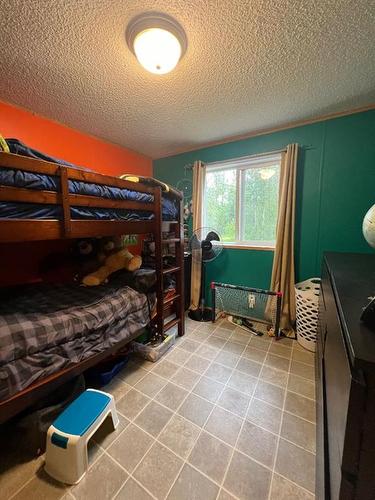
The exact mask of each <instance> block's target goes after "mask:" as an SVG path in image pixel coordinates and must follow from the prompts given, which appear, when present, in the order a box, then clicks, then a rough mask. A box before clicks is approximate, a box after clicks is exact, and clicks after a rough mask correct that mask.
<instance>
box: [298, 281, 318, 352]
mask: <svg viewBox="0 0 375 500" xmlns="http://www.w3.org/2000/svg"><path fill="white" fill-rule="evenodd" d="M295 289H296V316H297V342H298V343H299V344H300V345H301V346H302V347H304V348H305V349H308V350H309V351H313V352H314V351H315V347H316V333H317V328H318V303H319V294H320V278H310V279H308V280H305V281H301V283H297V284H296V286H295Z"/></svg>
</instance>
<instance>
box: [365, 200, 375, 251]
mask: <svg viewBox="0 0 375 500" xmlns="http://www.w3.org/2000/svg"><path fill="white" fill-rule="evenodd" d="M362 232H363V236H364V237H365V240H366V241H367V243H368V244H369V245H370V247H372V248H375V205H372V207H371V208H370V210H369V211H368V212H367V214H366V215H365V217H364V219H363V223H362Z"/></svg>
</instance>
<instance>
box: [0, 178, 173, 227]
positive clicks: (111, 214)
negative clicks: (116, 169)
mask: <svg viewBox="0 0 375 500" xmlns="http://www.w3.org/2000/svg"><path fill="white" fill-rule="evenodd" d="M0 185H3V186H12V187H22V188H26V189H35V190H47V191H60V179H59V177H56V176H52V175H45V174H37V173H34V172H25V171H23V170H12V169H7V168H0ZM135 186H136V185H135ZM69 192H70V193H73V194H84V195H89V196H97V197H99V198H108V199H112V200H129V201H140V202H143V203H152V202H153V201H154V197H153V195H151V194H149V193H141V192H139V191H136V190H134V191H133V190H130V189H121V188H117V187H113V186H103V185H100V184H93V183H89V182H82V181H74V180H69ZM162 201H163V203H162V211H163V220H175V219H176V218H177V217H178V203H177V200H176V199H175V198H174V197H173V195H170V194H169V193H163V200H162ZM153 217H154V215H153V213H152V212H151V211H143V210H142V211H141V210H137V211H135V210H123V209H109V208H94V207H90V208H88V207H74V206H72V207H71V218H72V219H95V220H151V219H153ZM0 218H1V219H60V218H62V210H61V206H58V205H44V204H34V203H14V202H0Z"/></svg>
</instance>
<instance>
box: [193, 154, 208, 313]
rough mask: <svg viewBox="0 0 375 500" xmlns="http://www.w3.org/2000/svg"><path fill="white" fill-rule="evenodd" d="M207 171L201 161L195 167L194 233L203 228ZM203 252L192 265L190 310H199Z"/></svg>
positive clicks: (199, 252) (198, 252) (197, 252)
mask: <svg viewBox="0 0 375 500" xmlns="http://www.w3.org/2000/svg"><path fill="white" fill-rule="evenodd" d="M204 174H205V169H204V165H203V163H202V162H201V161H196V162H194V165H193V197H192V202H193V207H192V208H193V231H195V230H196V229H199V228H200V227H202V205H203V182H204ZM201 264H202V252H201V250H196V251H195V253H194V255H192V263H191V295H190V309H193V310H194V309H198V307H199V298H200V293H201V269H202V265H201Z"/></svg>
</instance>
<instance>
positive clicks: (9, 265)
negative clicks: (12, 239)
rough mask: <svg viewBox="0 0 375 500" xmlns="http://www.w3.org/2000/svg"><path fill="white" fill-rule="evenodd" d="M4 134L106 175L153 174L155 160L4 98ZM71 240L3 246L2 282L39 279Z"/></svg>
mask: <svg viewBox="0 0 375 500" xmlns="http://www.w3.org/2000/svg"><path fill="white" fill-rule="evenodd" d="M0 134H1V135H2V136H3V137H13V138H17V139H19V140H21V141H22V142H24V143H26V144H27V145H28V146H31V147H33V148H35V149H39V150H40V151H42V152H43V153H46V154H48V155H51V156H56V157H58V158H61V159H64V160H67V161H69V162H71V163H75V164H77V165H81V166H84V167H88V168H91V169H92V170H95V171H97V172H99V173H102V174H109V175H114V176H115V175H120V174H122V173H136V174H139V175H149V176H151V175H152V160H151V158H148V157H147V156H144V155H141V154H139V153H136V152H134V151H131V150H129V149H126V148H122V147H120V146H117V145H115V144H111V143H109V142H105V141H102V140H100V139H97V138H95V137H92V136H89V135H86V134H83V133H82V132H79V131H78V130H74V129H71V128H69V127H66V126H65V125H61V124H59V123H57V122H54V121H51V120H48V119H47V118H43V117H41V116H38V115H35V114H34V113H32V112H30V111H26V110H24V109H20V108H17V107H15V106H12V105H10V104H7V103H5V102H2V101H0ZM68 246H69V244H68V243H67V242H62V241H58V242H57V241H55V242H53V241H45V242H27V243H17V244H3V245H0V262H1V264H0V285H2V286H7V285H11V284H19V283H26V282H30V281H35V280H39V274H38V268H39V264H40V262H41V260H42V259H43V258H44V257H45V256H46V255H48V254H50V253H51V252H57V251H64V249H66V248H67V247H68Z"/></svg>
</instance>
